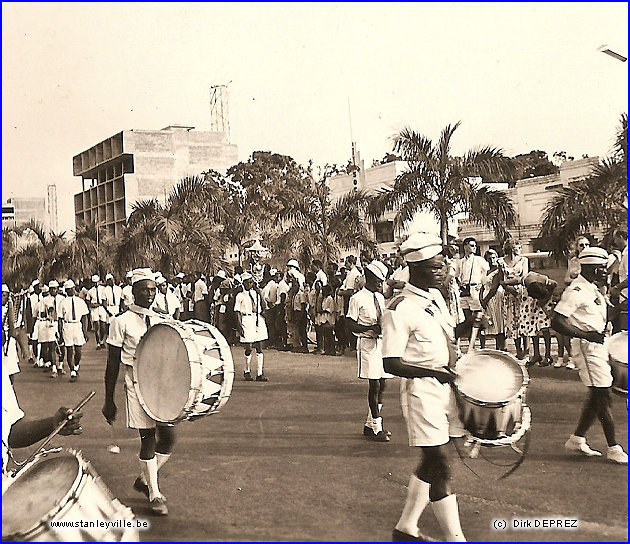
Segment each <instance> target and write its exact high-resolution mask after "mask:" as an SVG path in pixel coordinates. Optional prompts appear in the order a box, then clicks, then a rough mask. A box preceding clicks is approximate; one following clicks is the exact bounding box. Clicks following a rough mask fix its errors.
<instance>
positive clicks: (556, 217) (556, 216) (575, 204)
mask: <svg viewBox="0 0 630 544" xmlns="http://www.w3.org/2000/svg"><path fill="white" fill-rule="evenodd" d="M627 221H628V114H627V113H623V114H622V115H621V118H620V123H619V127H618V129H617V134H616V137H615V144H614V146H613V149H612V153H611V156H610V157H607V158H604V159H602V161H601V162H600V163H599V164H598V165H596V166H595V167H593V170H592V172H591V174H590V176H589V177H587V178H586V179H584V180H582V181H576V182H573V183H571V184H570V185H569V186H567V187H563V188H562V189H560V190H558V194H557V195H556V196H555V197H554V198H553V199H552V200H551V202H550V203H549V205H548V206H547V208H546V210H545V215H544V217H543V221H542V224H541V229H540V236H541V237H547V238H548V239H549V240H550V243H551V245H552V249H553V251H554V252H555V253H556V254H563V253H565V254H566V252H567V250H568V247H569V244H570V243H571V241H572V240H574V239H575V238H576V237H577V236H578V235H580V234H582V233H584V232H586V231H589V230H592V229H593V228H598V227H599V228H603V229H604V231H605V232H606V234H607V235H608V234H609V231H611V230H612V229H614V228H615V227H616V226H619V225H625V224H627Z"/></svg>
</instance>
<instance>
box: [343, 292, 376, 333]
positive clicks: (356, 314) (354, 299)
mask: <svg viewBox="0 0 630 544" xmlns="http://www.w3.org/2000/svg"><path fill="white" fill-rule="evenodd" d="M375 297H376V299H377V300H378V304H379V306H380V314H381V315H383V313H384V311H385V297H384V296H383V294H382V293H373V292H372V291H369V290H368V289H366V288H365V287H364V288H363V289H361V290H360V291H357V292H356V293H355V294H354V295H352V296H351V297H350V302H349V304H348V313H347V314H346V317H349V318H350V319H352V320H353V321H356V322H357V323H358V324H359V325H375V324H376V322H377V321H378V314H377V311H376V304H375V300H374V298H375ZM354 335H355V336H359V337H363V338H374V337H375V335H374V331H366V332H358V333H354Z"/></svg>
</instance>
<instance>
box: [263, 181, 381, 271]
mask: <svg viewBox="0 0 630 544" xmlns="http://www.w3.org/2000/svg"><path fill="white" fill-rule="evenodd" d="M330 173H331V172H326V173H325V174H324V175H323V177H322V178H321V179H320V180H319V181H316V182H313V183H312V184H311V186H310V187H309V188H308V189H307V190H305V191H304V192H303V193H302V196H301V197H300V198H298V199H296V200H295V201H294V202H293V203H292V205H290V206H288V207H287V208H285V209H284V210H283V211H282V212H281V213H280V214H279V216H278V219H279V220H280V223H279V224H283V225H284V228H282V229H280V230H279V232H278V233H276V234H275V236H273V237H272V239H271V240H270V242H271V244H272V245H273V246H274V248H275V249H276V253H277V254H279V255H278V256H282V258H284V259H285V260H284V262H286V258H289V257H297V258H298V260H299V261H301V264H302V265H304V266H308V265H309V264H310V262H311V261H312V260H313V258H317V257H319V258H321V260H322V261H323V262H324V265H326V263H327V262H328V261H329V260H336V259H337V258H338V257H339V252H340V250H341V249H349V248H353V247H357V246H358V247H360V248H366V249H369V250H373V249H374V246H375V242H374V240H373V238H372V237H371V235H370V232H369V230H368V228H367V226H366V224H365V222H364V221H363V220H362V215H363V211H364V209H365V205H366V202H367V201H368V195H367V193H365V192H364V191H351V192H349V193H347V194H345V195H344V196H342V197H341V198H340V199H338V200H337V201H336V202H334V203H333V202H332V201H331V199H330V188H329V187H328V182H327V180H328V177H329V175H330Z"/></svg>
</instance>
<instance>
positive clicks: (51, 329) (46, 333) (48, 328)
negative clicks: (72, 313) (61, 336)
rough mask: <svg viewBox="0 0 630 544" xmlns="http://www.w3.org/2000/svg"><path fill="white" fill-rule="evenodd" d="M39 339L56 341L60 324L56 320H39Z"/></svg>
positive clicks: (39, 340)
mask: <svg viewBox="0 0 630 544" xmlns="http://www.w3.org/2000/svg"><path fill="white" fill-rule="evenodd" d="M36 327H37V341H38V342H40V343H44V342H55V341H56V340H57V330H58V325H57V322H56V321H48V320H47V319H38V320H37V325H36Z"/></svg>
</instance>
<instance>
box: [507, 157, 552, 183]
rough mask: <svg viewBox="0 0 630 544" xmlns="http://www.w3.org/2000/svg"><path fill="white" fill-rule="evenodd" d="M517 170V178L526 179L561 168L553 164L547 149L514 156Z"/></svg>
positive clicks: (544, 174)
mask: <svg viewBox="0 0 630 544" xmlns="http://www.w3.org/2000/svg"><path fill="white" fill-rule="evenodd" d="M512 161H513V162H514V166H515V169H516V172H515V174H514V177H515V179H525V178H531V177H537V176H547V175H549V174H555V173H557V172H559V170H560V169H559V168H558V167H557V166H556V165H555V164H553V163H552V162H551V161H550V160H549V157H548V156H547V153H546V152H545V151H539V150H536V151H530V152H529V153H526V154H521V155H516V156H514V157H512Z"/></svg>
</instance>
